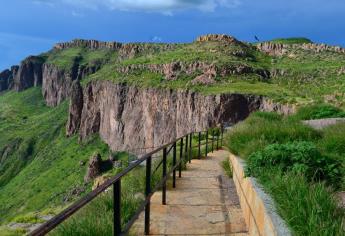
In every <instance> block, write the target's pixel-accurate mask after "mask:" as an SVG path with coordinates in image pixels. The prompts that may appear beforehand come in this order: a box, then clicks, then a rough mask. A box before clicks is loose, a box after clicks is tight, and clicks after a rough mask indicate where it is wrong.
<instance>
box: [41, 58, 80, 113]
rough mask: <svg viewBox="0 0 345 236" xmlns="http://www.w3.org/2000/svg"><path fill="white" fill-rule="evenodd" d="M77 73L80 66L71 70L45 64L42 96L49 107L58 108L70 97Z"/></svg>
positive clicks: (75, 66)
mask: <svg viewBox="0 0 345 236" xmlns="http://www.w3.org/2000/svg"><path fill="white" fill-rule="evenodd" d="M77 72H78V65H74V66H73V67H72V68H71V69H60V68H59V67H57V66H55V65H52V64H44V66H43V84H42V94H43V97H44V99H45V100H46V103H47V105H48V106H57V105H58V104H60V103H61V102H62V101H63V100H65V99H66V98H67V97H69V95H70V90H71V86H72V82H73V81H74V80H75V79H76V78H77V76H78V74H77Z"/></svg>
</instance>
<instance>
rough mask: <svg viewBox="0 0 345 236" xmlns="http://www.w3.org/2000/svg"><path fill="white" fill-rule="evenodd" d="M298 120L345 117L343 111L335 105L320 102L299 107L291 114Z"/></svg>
mask: <svg viewBox="0 0 345 236" xmlns="http://www.w3.org/2000/svg"><path fill="white" fill-rule="evenodd" d="M293 117H294V118H297V119H299V120H313V119H322V118H332V117H333V118H336V117H345V112H344V111H342V110H340V109H339V108H337V107H334V106H331V105H327V104H321V105H314V106H307V107H302V108H300V109H299V110H298V111H297V113H296V114H295V115H294V116H293Z"/></svg>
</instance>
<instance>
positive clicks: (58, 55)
mask: <svg viewBox="0 0 345 236" xmlns="http://www.w3.org/2000/svg"><path fill="white" fill-rule="evenodd" d="M43 56H44V57H45V58H46V60H45V62H46V63H48V64H53V65H56V66H57V67H59V68H61V69H67V70H70V69H71V68H72V66H73V65H75V64H76V63H78V64H79V65H87V64H90V65H92V64H94V63H105V62H108V61H109V60H110V59H112V58H116V57H117V52H113V51H111V50H107V49H100V50H90V49H86V48H82V47H75V48H68V49H64V50H52V51H50V52H48V53H45V54H43Z"/></svg>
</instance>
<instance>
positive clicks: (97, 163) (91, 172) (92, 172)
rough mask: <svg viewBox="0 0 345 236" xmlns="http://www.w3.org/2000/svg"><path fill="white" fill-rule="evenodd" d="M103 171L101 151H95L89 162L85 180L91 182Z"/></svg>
mask: <svg viewBox="0 0 345 236" xmlns="http://www.w3.org/2000/svg"><path fill="white" fill-rule="evenodd" d="M101 173H102V158H101V155H100V154H99V153H95V154H94V155H93V156H92V157H91V159H90V162H89V165H88V167H87V171H86V175H85V177H84V181H85V182H90V181H91V180H93V179H95V178H96V177H97V176H99V175H100V174H101Z"/></svg>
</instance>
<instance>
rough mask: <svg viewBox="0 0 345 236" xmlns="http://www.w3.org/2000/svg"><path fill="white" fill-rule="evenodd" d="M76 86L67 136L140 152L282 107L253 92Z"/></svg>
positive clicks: (104, 83)
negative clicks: (91, 137)
mask: <svg viewBox="0 0 345 236" xmlns="http://www.w3.org/2000/svg"><path fill="white" fill-rule="evenodd" d="M74 87H75V89H74V90H73V92H74V93H73V94H72V99H71V104H70V116H69V121H68V124H67V135H71V134H74V133H77V132H79V136H80V139H81V140H85V139H86V138H87V137H88V136H89V135H90V134H93V133H99V134H100V136H101V138H102V139H103V140H104V141H105V142H106V143H108V144H109V146H110V147H111V148H112V149H113V150H117V151H119V150H127V151H131V152H133V153H136V154H141V153H143V152H147V151H149V150H150V148H152V147H158V146H160V145H161V144H162V143H167V142H169V141H172V140H173V139H174V138H177V137H179V136H182V135H184V134H186V133H188V132H191V131H201V130H204V129H206V128H207V127H212V126H216V125H220V124H233V123H236V122H238V121H240V120H243V119H245V118H246V117H247V116H248V115H249V113H250V112H252V111H256V110H260V109H266V110H269V109H271V110H277V111H279V110H280V109H282V108H281V107H277V106H274V105H273V104H270V103H268V102H267V101H265V99H264V98H263V97H261V96H253V95H241V94H220V95H210V96H204V95H202V94H198V93H195V92H190V91H182V90H177V91H176V90H161V89H154V88H147V89H140V88H137V87H131V86H127V85H124V84H113V83H111V82H108V81H94V82H91V83H89V84H88V85H87V86H86V87H85V88H84V90H83V93H82V94H81V89H80V86H78V85H75V86H74ZM287 110H288V109H287ZM287 110H286V111H285V112H289V111H287Z"/></svg>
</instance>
